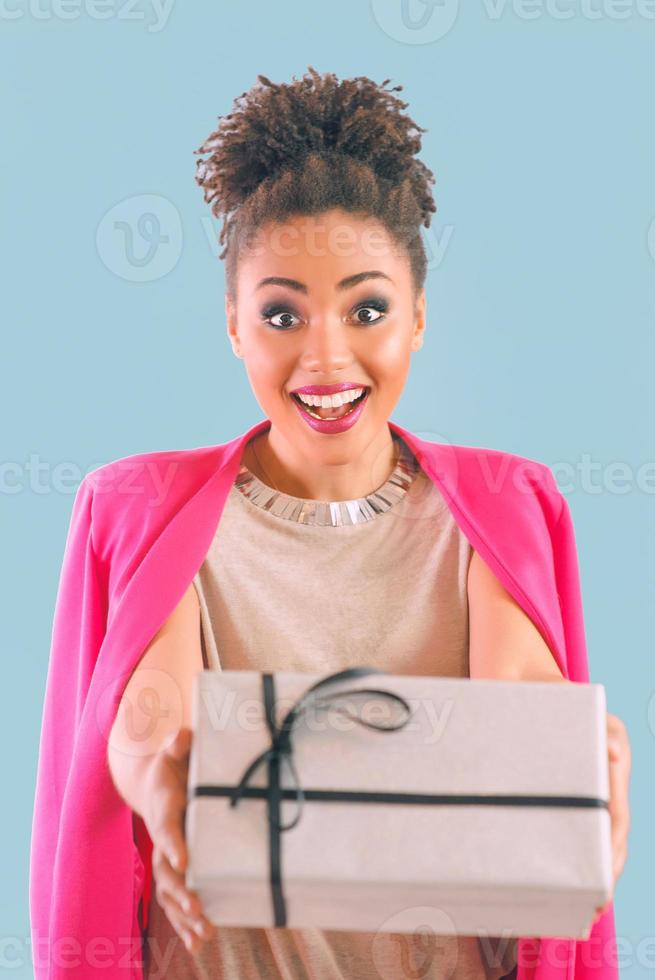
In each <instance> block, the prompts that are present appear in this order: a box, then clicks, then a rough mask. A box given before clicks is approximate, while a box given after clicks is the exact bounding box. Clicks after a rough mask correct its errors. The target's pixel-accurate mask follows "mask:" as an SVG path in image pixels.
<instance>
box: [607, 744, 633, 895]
mask: <svg viewBox="0 0 655 980" xmlns="http://www.w3.org/2000/svg"><path fill="white" fill-rule="evenodd" d="M628 788H629V773H628V770H627V765H626V759H625V756H624V755H623V754H622V751H621V748H620V746H619V747H618V748H617V755H616V756H610V760H609V789H610V800H609V812H610V818H611V836H612V864H613V875H614V881H616V879H617V878H618V877H619V875H620V874H621V872H622V871H623V867H624V865H625V860H626V856H627V843H628V835H629V830H630V803H629V798H628Z"/></svg>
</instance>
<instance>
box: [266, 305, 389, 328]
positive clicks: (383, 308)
mask: <svg viewBox="0 0 655 980" xmlns="http://www.w3.org/2000/svg"><path fill="white" fill-rule="evenodd" d="M369 307H370V308H371V309H374V310H377V312H378V313H381V314H383V315H382V316H380V317H378V318H377V320H372V321H371V322H370V323H364V322H360V323H359V326H360V327H372V326H374V325H375V324H376V323H380V321H381V320H383V319H384V314H386V313H387V312H388V310H389V304H388V303H387V301H386V299H383V298H382V297H381V296H371V297H370V298H369V299H366V300H362V301H361V302H359V303H357V305H356V306H354V307H353V309H352V311H351V314H356V313H358V312H359V310H363V309H367V308H369ZM279 313H291V315H292V316H297V315H298V314H297V313H294V311H293V309H291V308H290V307H288V306H283V305H281V304H277V305H274V306H267V307H266V308H265V309H263V310H262V314H261V316H262V320H263V321H264V322H265V323H268V321H269V320H270V319H271V318H272V317H274V316H277V315H278V314H279ZM268 325H269V326H270V327H271V328H272V329H273V330H278V331H280V333H286V332H287V331H288V330H291V329H292V328H291V327H288V326H287V327H280V326H277V325H276V324H274V323H269V324H268Z"/></svg>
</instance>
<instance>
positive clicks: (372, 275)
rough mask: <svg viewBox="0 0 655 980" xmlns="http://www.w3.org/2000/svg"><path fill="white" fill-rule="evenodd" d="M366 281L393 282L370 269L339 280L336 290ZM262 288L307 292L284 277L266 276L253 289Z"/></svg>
mask: <svg viewBox="0 0 655 980" xmlns="http://www.w3.org/2000/svg"><path fill="white" fill-rule="evenodd" d="M367 279H387V280H388V281H389V282H393V279H392V278H391V277H390V276H388V275H387V274H386V272H379V271H378V270H377V269H371V270H370V271H369V272H356V273H355V274H354V275H353V276H346V277H345V279H341V280H340V281H339V282H338V283H337V289H338V290H339V291H340V292H343V290H344V289H352V287H353V286H357V285H358V283H360V282H365V281H366V280H367ZM262 286H288V288H289V289H295V290H296V291H297V292H299V293H304V294H305V295H307V292H308V290H307V286H306V285H305V283H304V282H299V281H298V280H297V279H287V278H286V277H285V276H266V278H265V279H261V280H260V281H259V282H258V283H257V285H256V286H255V289H261V287H262Z"/></svg>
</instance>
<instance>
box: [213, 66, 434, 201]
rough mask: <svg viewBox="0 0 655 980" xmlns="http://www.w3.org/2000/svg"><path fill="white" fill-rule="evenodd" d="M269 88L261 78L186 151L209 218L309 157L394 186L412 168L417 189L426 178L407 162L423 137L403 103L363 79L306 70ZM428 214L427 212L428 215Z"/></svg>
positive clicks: (418, 165) (417, 163)
mask: <svg viewBox="0 0 655 980" xmlns="http://www.w3.org/2000/svg"><path fill="white" fill-rule="evenodd" d="M292 78H293V79H294V80H293V81H292V82H290V83H280V84H276V83H275V82H272V81H271V80H270V79H269V78H267V77H266V76H265V75H258V76H257V83H256V84H255V85H253V87H252V88H251V89H250V90H249V91H246V92H243V93H242V94H241V95H240V96H238V97H237V98H236V99H235V100H234V105H233V109H232V111H231V112H230V113H229V114H228V115H226V116H219V117H218V119H219V125H218V128H217V129H216V131H215V132H213V133H212V134H211V135H210V136H209V137H208V138H207V139H206V140H205V142H204V143H203V144H202V145H201V146H200V147H199V148H198V149H197V150H195V151H194V152H195V153H196V154H205V155H206V156H205V158H204V159H200V160H197V161H196V178H195V179H196V182H197V183H198V184H199V185H200V186H201V187H202V188H203V190H204V196H205V201H206V202H207V203H208V204H211V205H212V210H213V212H214V214H215V215H216V217H219V216H220V215H221V214H228V213H229V212H231V211H233V210H234V209H235V208H237V207H238V206H239V205H240V204H242V203H243V202H244V201H245V200H246V199H247V198H248V197H249V196H250V195H251V194H252V193H254V192H255V191H256V190H257V188H258V187H259V186H260V185H261V184H262V182H263V181H265V180H267V179H271V178H275V177H277V176H279V175H280V174H282V173H284V172H286V171H289V170H296V169H300V168H301V167H302V164H303V162H304V161H305V160H306V158H307V156H309V155H310V154H319V155H320V156H326V155H333V154H339V155H341V156H346V157H350V158H352V159H354V160H357V161H361V162H362V163H365V164H366V165H367V166H368V167H370V168H371V169H372V170H373V171H374V172H375V173H376V174H377V175H378V176H379V177H381V178H384V179H386V180H389V181H391V182H399V181H401V180H403V179H404V178H406V177H407V176H408V173H411V172H412V170H413V169H415V170H417V172H418V173H419V174H420V176H421V178H422V180H423V182H424V184H425V183H429V182H430V181H431V180H432V181H433V180H434V178H433V177H432V174H431V172H430V171H428V170H427V168H425V167H424V166H423V164H421V163H420V161H418V160H415V159H413V158H414V155H415V154H416V153H417V152H418V151H419V150H420V148H421V136H420V133H422V132H426V130H424V129H421V127H419V126H417V125H416V124H415V123H414V122H413V120H412V119H410V118H409V117H408V116H406V115H404V114H403V112H402V110H404V109H406V108H407V106H408V103H406V102H403V101H402V100H401V99H399V98H397V97H396V96H395V95H393V92H398V91H401V90H402V85H396V86H394V87H393V88H391V89H389V90H387V89H386V88H385V86H386V85H387V84H388V83H389V82H390V79H388V78H387V79H385V81H384V82H382V84H381V85H378V84H376V83H375V82H373V81H372V80H371V79H370V78H367V77H365V76H358V77H356V78H351V79H345V80H343V81H339V80H338V78H337V76H336V75H334V74H332V73H330V72H328V73H325V74H323V75H321V74H319V72H317V71H316V70H315V69H314V68H313V67H311V66H310V67H309V68H308V72H307V73H306V74H305V75H304V76H303V77H302V78H301V79H299V80H297V79H295V76H292ZM434 210H436V209H435V208H434V206H432V207H429V206H428V211H434Z"/></svg>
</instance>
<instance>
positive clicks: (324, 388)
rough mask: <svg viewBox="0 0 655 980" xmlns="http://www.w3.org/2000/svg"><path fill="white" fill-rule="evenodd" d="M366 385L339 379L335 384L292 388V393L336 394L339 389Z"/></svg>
mask: <svg viewBox="0 0 655 980" xmlns="http://www.w3.org/2000/svg"><path fill="white" fill-rule="evenodd" d="M368 387H369V386H368V385H358V384H353V383H352V382H351V381H341V382H340V383H339V384H336V385H305V387H304V388H294V389H293V391H292V392H291V394H292V395H336V394H338V393H339V392H340V391H352V389H353V388H368Z"/></svg>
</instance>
